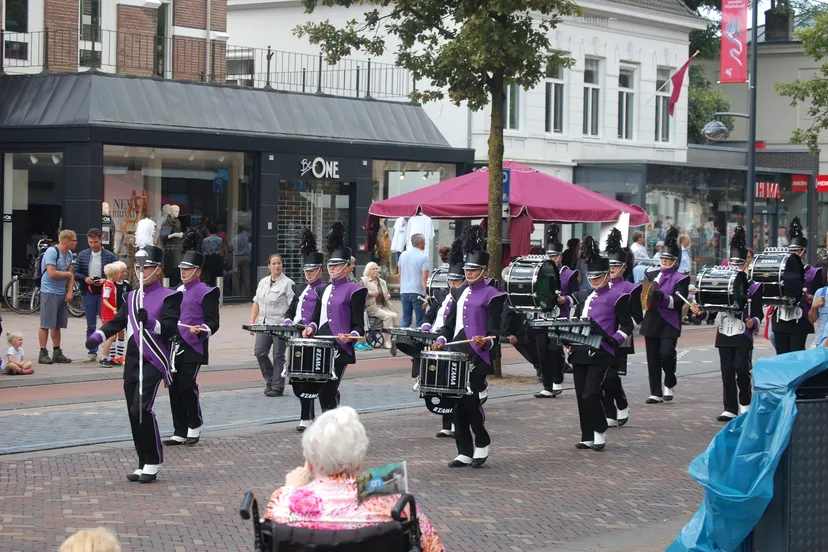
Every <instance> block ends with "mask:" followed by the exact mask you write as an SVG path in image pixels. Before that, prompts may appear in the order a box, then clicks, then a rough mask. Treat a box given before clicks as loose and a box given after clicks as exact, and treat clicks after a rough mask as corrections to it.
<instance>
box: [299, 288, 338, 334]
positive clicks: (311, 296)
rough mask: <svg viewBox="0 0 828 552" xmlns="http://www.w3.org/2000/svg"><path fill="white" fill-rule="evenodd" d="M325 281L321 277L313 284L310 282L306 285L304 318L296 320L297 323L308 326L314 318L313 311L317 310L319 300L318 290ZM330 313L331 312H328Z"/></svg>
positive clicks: (303, 303)
mask: <svg viewBox="0 0 828 552" xmlns="http://www.w3.org/2000/svg"><path fill="white" fill-rule="evenodd" d="M324 285H325V282H323V281H322V278H319V279H318V280H316V281H315V282H314V283H312V284H308V285H306V286H305V289H304V290H303V291H302V293H303V294H304V296H305V297H304V299H302V313H301V316H302V318H301V319H300V320H294V322H296V323H297V324H303V325H305V326H307V325H308V324H310V323H311V321H312V320H313V311H314V310H316V303H317V301H319V296H318V295H317V293H318V290H319V288H320V287H324ZM328 314H329V315H330V313H328Z"/></svg>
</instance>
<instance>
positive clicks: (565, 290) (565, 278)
mask: <svg viewBox="0 0 828 552" xmlns="http://www.w3.org/2000/svg"><path fill="white" fill-rule="evenodd" d="M558 273H559V274H560V276H561V296H563V297H567V298H568V297H569V280H570V279H571V278H572V277H573V276H575V271H574V270H572V269H571V268H569V267H568V266H563V264H562V263H558ZM570 305H571V303H570V302H569V300H568V299H567V301H566V304H565V305H558V307H560V311H561V318H569V306H570Z"/></svg>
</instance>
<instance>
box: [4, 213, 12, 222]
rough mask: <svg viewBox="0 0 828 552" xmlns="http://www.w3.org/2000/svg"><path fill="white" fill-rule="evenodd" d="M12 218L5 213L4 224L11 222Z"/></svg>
mask: <svg viewBox="0 0 828 552" xmlns="http://www.w3.org/2000/svg"><path fill="white" fill-rule="evenodd" d="M11 221H12V216H11V215H9V214H6V213H3V222H11Z"/></svg>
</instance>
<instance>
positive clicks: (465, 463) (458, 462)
mask: <svg viewBox="0 0 828 552" xmlns="http://www.w3.org/2000/svg"><path fill="white" fill-rule="evenodd" d="M469 466H471V458H469V457H468V456H463V455H460V456H458V457H457V458H455V459H454V460H452V461H451V462H449V463H448V467H450V468H468V467H469Z"/></svg>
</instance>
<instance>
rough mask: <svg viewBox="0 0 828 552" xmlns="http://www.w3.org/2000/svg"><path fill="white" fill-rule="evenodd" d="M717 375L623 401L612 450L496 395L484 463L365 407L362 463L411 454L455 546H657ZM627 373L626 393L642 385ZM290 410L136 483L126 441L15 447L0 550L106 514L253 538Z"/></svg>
mask: <svg viewBox="0 0 828 552" xmlns="http://www.w3.org/2000/svg"><path fill="white" fill-rule="evenodd" d="M718 379H719V377H718V375H717V374H715V373H713V374H706V375H704V374H703V375H698V376H695V377H691V378H686V379H683V380H682V381H681V384H680V386H679V389H677V391H678V394H677V396H676V400H675V401H674V402H673V403H669V404H662V405H655V406H649V407H647V406H644V405H643V404H641V402H640V400H639V401H636V402H635V403H634V404H633V405H632V417H631V420H630V423H629V424H628V425H627V426H626V427H624V428H622V429H613V430H611V431H610V433H609V436H608V445H607V449H606V451H604V452H601V453H597V452H593V451H577V450H575V448H574V444H575V442H576V441H577V437H578V430H577V414H576V407H575V400H574V396H573V395H572V393H566V394H565V395H563V396H562V397H561V398H559V399H556V400H536V399H535V400H533V399H523V398H510V397H504V398H501V399H494V400H492V401H491V402H490V403H489V404H487V406H486V414H487V418H488V427H489V430H490V432H491V434H492V439H493V443H492V453H491V458H490V460H489V462H488V463H487V464H486V466H484V468H483V469H481V470H471V469H465V470H451V469H449V468H447V467H446V462H447V461H448V460H449V459H451V458H452V457H453V456H454V455H455V450H454V445H453V443H451V442H450V441H447V440H438V439H435V438H434V432H435V431H436V429H437V427H438V425H439V418H438V417H437V416H434V415H432V414H429V413H427V412H426V411H425V409H423V408H416V409H410V410H404V411H397V412H382V413H377V414H365V415H363V419H364V422H365V424H366V427H367V429H368V433H369V437H370V438H371V445H370V448H369V455H368V458H367V460H366V465H369V466H370V465H380V464H385V463H388V462H392V461H398V460H407V461H408V463H409V473H410V485H411V488H412V491H413V492H414V493H415V495H416V496H417V499H418V503H419V504H421V505H422V507H423V509H424V511H425V512H426V513H427V514H428V515H429V516H430V517H431V518H432V519H433V521H434V523H435V524H436V528H437V530H438V531H439V533H440V535H441V537H442V538H443V540H444V542H445V543H446V546H447V549H448V550H449V551H451V552H495V551H503V550H508V551H511V552H564V551H566V552H572V551H580V552H583V551H587V550H596V551H597V550H601V551H607V552H632V551H633V550H635V551H636V552H655V551H656V550H663V549H664V547H665V546H666V545H667V544H668V543H669V542H670V541H671V540H672V539H671V537H673V536H674V535H675V534H676V532H677V531H678V529H679V528H680V526H681V522H680V520H681V519H688V518H689V517H690V516H691V515H692V514H693V512H694V511H695V510H696V508H697V506H698V503H699V500H700V499H701V497H702V492H701V488H700V487H699V486H698V485H697V484H695V483H694V482H693V481H691V480H690V478H689V477H688V476H687V473H686V470H687V466H688V464H689V462H690V461H691V460H692V459H693V458H694V457H695V456H696V455H697V454H699V453H700V452H702V451H703V450H704V449H705V447H706V446H707V444H708V442H709V441H710V438H711V437H712V436H713V434H714V433H715V432H717V431H719V430H720V429H721V427H722V426H721V424H718V423H717V422H715V421H713V419H712V416H709V415H701V414H700V413H702V412H703V413H707V412H713V411H716V410H717V408H718V407H719V404H718V402H719V400H720V397H719V395H718V393H712V392H710V390H711V389H717V390H718V387H719V381H718ZM645 385H646V384H645V383H644V382H643V381H642V382H638V383H632V382H631V383H630V384H629V385H628V388H629V391H630V395H631V396H635V397H641V396H642V394H646V390H645ZM292 426H293V422H291V423H287V424H284V423H283V424H271V425H268V426H265V427H264V428H263V427H252V428H248V429H243V428H242V429H234V430H233V431H232V433H231V432H225V433H223V434H222V433H218V432H211V433H209V434H207V435H205V438H204V440H203V441H202V443H200V444H199V445H198V446H196V447H192V448H185V447H175V448H171V449H168V450H166V451H165V454H166V462H165V464H164V468H163V470H162V472H161V475H160V479H159V481H158V482H156V483H154V484H152V485H144V486H141V485H136V484H130V483H128V482H127V481H126V480H125V479H124V476H125V474H126V473H127V472H129V471H131V470H132V469H133V464H134V462H135V459H134V452H133V450H132V447H131V444H114V445H113V444H109V445H99V446H92V447H84V448H81V449H74V450H70V451H47V452H37V453H28V454H17V455H9V456H6V457H5V458H4V459H3V470H0V518H2V520H3V523H2V525H0V549H1V550H4V551H5V550H9V551H15V550H19V551H21V552H23V551H27V552H28V551H42V550H49V549H53V548H54V547H55V546H56V545H57V544H58V543H59V542H61V540H62V539H64V538H65V537H66V536H67V535H69V534H71V533H72V532H74V531H75V530H76V529H79V528H84V527H93V526H105V527H109V528H111V529H112V530H114V531H116V532H117V533H118V535H119V538H120V539H121V542H122V544H123V546H124V550H167V551H174V552H179V551H180V552H189V551H195V550H249V549H250V548H251V546H252V536H251V527H252V526H251V524H250V523H248V522H242V520H240V519H239V517H238V513H237V510H236V509H237V507H238V503H239V501H240V499H241V496H242V494H243V492H244V491H247V490H253V491H254V492H255V493H256V494H257V496H258V497H259V498H260V499H261V500H265V501H266V499H267V497H268V496H269V494H270V493H271V492H272V491H273V489H274V488H276V487H277V486H279V485H281V484H282V481H283V479H284V474H285V473H287V472H288V471H289V470H291V469H292V468H293V467H295V466H297V465H299V464H300V463H301V461H302V458H301V448H300V437H299V434H297V433H296V432H295V431H294V430H293V427H292Z"/></svg>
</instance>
